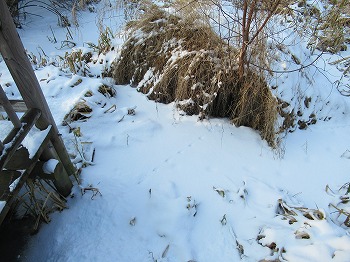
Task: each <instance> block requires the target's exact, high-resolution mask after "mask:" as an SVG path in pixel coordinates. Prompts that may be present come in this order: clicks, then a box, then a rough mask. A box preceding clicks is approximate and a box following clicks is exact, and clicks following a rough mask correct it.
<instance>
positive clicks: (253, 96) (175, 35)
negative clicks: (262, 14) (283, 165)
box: [113, 6, 277, 146]
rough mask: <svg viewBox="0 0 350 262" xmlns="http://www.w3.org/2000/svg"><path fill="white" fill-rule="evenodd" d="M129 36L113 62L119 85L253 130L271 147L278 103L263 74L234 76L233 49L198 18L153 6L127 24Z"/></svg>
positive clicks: (250, 73) (235, 67)
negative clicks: (227, 118)
mask: <svg viewBox="0 0 350 262" xmlns="http://www.w3.org/2000/svg"><path fill="white" fill-rule="evenodd" d="M127 30H128V38H127V40H126V42H125V44H124V46H123V48H122V50H121V54H120V58H119V59H118V60H117V61H116V62H115V63H114V70H113V77H114V79H115V80H116V82H117V83H118V84H131V85H134V86H137V88H138V90H139V91H141V92H143V93H145V94H147V95H148V97H149V98H150V99H154V100H157V101H159V102H163V103H170V102H173V101H176V102H177V105H178V106H179V107H180V108H181V109H182V110H184V111H185V112H186V113H188V114H200V116H201V117H210V116H214V117H229V118H230V119H232V121H233V123H234V124H235V125H237V126H241V125H244V126H248V127H252V128H254V129H256V130H258V131H259V132H260V134H261V136H262V138H263V139H266V141H267V142H268V143H269V144H270V145H271V146H275V133H276V131H275V121H276V118H277V109H276V108H277V101H276V99H275V98H274V97H273V96H272V94H271V92H270V89H269V87H268V85H267V84H266V81H265V80H264V77H263V76H260V75H259V74H258V73H256V72H253V71H249V72H248V73H247V74H246V75H245V77H244V78H243V79H241V78H239V77H238V76H237V63H236V58H237V55H238V51H237V50H236V49H235V48H233V47H231V46H228V45H227V44H226V43H225V42H224V41H222V40H221V39H220V37H219V36H218V35H217V34H216V33H215V32H213V31H212V29H211V28H210V26H209V25H208V23H206V22H203V20H201V19H200V18H199V17H196V16H194V17H192V18H191V16H180V15H179V14H178V13H176V15H174V14H170V13H167V12H166V11H164V10H161V9H159V8H158V7H155V6H152V7H150V9H149V10H147V11H146V12H145V15H143V16H142V17H141V19H140V20H137V21H133V22H130V23H129V24H128V25H127Z"/></svg>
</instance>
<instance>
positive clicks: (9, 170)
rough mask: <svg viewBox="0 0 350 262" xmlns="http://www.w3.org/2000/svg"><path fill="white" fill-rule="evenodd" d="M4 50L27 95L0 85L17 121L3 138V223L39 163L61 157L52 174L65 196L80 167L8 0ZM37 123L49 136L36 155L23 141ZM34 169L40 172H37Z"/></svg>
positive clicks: (3, 15)
mask: <svg viewBox="0 0 350 262" xmlns="http://www.w3.org/2000/svg"><path fill="white" fill-rule="evenodd" d="M0 53H1V55H2V57H3V59H4V61H5V63H6V65H7V68H8V69H9V71H10V73H11V75H12V77H13V80H14V81H15V83H16V85H17V88H18V90H19V92H20V94H21V96H22V98H23V101H18V100H16V101H10V100H8V98H7V96H6V94H5V92H4V90H3V89H2V87H1V86H0V110H1V109H3V110H4V111H6V113H7V116H8V118H9V119H10V121H11V122H12V124H13V129H12V130H11V132H10V133H9V134H8V135H7V136H6V138H5V139H4V140H3V141H0V201H4V202H6V204H5V206H4V207H3V208H2V210H0V224H1V222H2V221H3V219H4V218H5V216H6V214H7V212H8V211H9V209H10V207H11V205H12V202H13V200H14V198H15V196H16V194H17V193H18V192H19V190H20V188H21V187H22V185H23V184H24V183H25V181H26V179H27V178H28V177H29V176H36V175H39V176H40V175H42V174H40V168H35V167H36V166H42V162H45V161H48V160H51V159H56V160H58V161H59V164H58V165H57V168H56V169H55V171H54V173H53V174H52V176H51V178H52V180H53V183H54V185H55V187H56V189H57V190H58V191H59V193H60V194H61V195H63V196H68V195H69V194H70V192H71V188H72V182H71V180H70V178H69V176H70V175H73V174H74V173H75V171H76V170H75V167H74V165H73V164H72V162H71V161H70V158H69V155H68V153H67V151H66V148H65V146H64V144H63V141H62V139H61V137H60V135H59V133H58V129H57V126H56V124H55V121H54V119H53V117H52V114H51V112H50V109H49V107H48V104H47V102H46V99H45V97H44V95H43V93H42V90H41V88H40V85H39V82H38V80H37V78H36V76H35V74H34V71H33V68H32V66H31V64H30V62H29V60H28V57H27V55H26V52H25V49H24V47H23V44H22V42H21V40H20V38H19V36H18V33H17V31H16V28H15V25H14V23H13V20H12V17H11V15H10V13H9V11H8V8H7V5H6V3H5V1H4V0H0ZM18 105H20V107H18ZM19 111H21V112H25V113H24V115H23V116H22V117H21V119H19V118H18V116H17V112H19ZM34 125H35V126H36V127H37V128H38V129H39V130H42V132H44V133H45V136H43V140H42V141H41V142H40V145H38V147H37V150H36V152H35V153H34V155H33V156H29V154H28V152H26V149H24V147H22V142H23V140H24V139H25V137H26V135H27V134H28V132H29V131H30V130H31V129H32V128H33V126H34ZM27 151H28V150H27ZM19 170H24V172H23V171H19ZM33 170H35V172H36V173H37V174H33V172H34V171H33ZM38 170H39V171H38ZM14 179H15V180H16V186H15V188H14V189H13V188H12V189H11V190H9V188H8V187H9V186H10V185H11V184H13V183H14V182H15V180H14ZM1 190H2V191H3V192H1ZM4 202H2V203H4Z"/></svg>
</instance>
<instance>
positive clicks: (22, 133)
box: [0, 109, 40, 170]
mask: <svg viewBox="0 0 350 262" xmlns="http://www.w3.org/2000/svg"><path fill="white" fill-rule="evenodd" d="M39 117H40V110H39V109H29V110H28V111H27V113H25V114H24V115H23V117H22V118H21V123H22V126H21V128H13V129H12V130H11V132H10V134H8V136H7V137H6V138H5V140H4V142H3V143H4V146H5V148H4V152H3V154H2V156H1V157H0V170H2V169H3V167H4V166H5V165H6V164H7V162H8V161H9V160H10V159H11V157H12V156H13V155H14V153H15V152H16V150H17V148H18V146H19V145H20V144H21V143H22V141H23V139H24V138H25V137H26V135H27V134H28V133H29V131H30V129H31V128H32V127H33V126H34V124H35V122H36V121H37V120H38V119H39ZM6 144H8V146H6Z"/></svg>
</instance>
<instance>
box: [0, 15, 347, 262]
mask: <svg viewBox="0 0 350 262" xmlns="http://www.w3.org/2000/svg"><path fill="white" fill-rule="evenodd" d="M97 14H100V12H98V13H97ZM97 14H96V13H88V12H84V13H81V18H80V20H79V21H80V26H79V28H77V29H72V34H73V36H74V38H73V39H74V41H75V42H77V43H78V45H80V46H82V45H85V44H84V42H86V41H91V42H94V43H97V37H98V30H97V27H96V24H98V23H96V21H98V19H97V18H96V16H97ZM85 17H86V18H85ZM31 19H32V20H31V23H28V24H27V25H26V26H25V27H24V29H23V30H20V35H21V37H22V40H23V42H24V45H25V47H26V48H27V49H28V50H29V51H32V52H33V53H34V52H38V51H37V50H38V49H37V48H38V46H40V47H41V48H42V49H43V50H44V52H45V53H46V54H47V55H48V56H50V57H54V55H56V54H60V55H62V53H63V52H64V51H70V50H68V49H64V50H57V49H56V48H55V47H57V46H59V45H60V42H58V43H56V44H52V43H51V42H50V41H49V38H48V37H47V36H49V35H50V34H51V30H50V28H48V27H47V25H48V24H50V25H51V26H52V28H53V31H54V32H55V37H56V38H57V39H58V40H59V41H60V40H65V38H66V33H65V29H62V28H59V27H56V22H57V21H56V20H55V19H56V18H55V17H50V16H45V19H43V18H40V19H39V18H35V17H32V18H31ZM114 20H115V25H117V22H118V23H120V21H121V19H119V18H113V19H110V20H108V21H109V23H110V24H113V23H114ZM43 21H45V22H43ZM39 25H42V26H39ZM34 28H36V29H34ZM92 28H93V29H92ZM113 28H115V27H113ZM34 35H35V37H33V36H34ZM50 36H51V35H50ZM72 41H73V40H72ZM0 74H1V77H0V84H1V85H2V86H3V87H4V89H5V92H6V93H7V94H8V95H9V96H11V95H12V93H13V97H16V96H17V94H18V92H17V91H16V90H15V88H14V84H13V81H12V80H11V78H10V76H9V74H8V73H7V72H6V70H5V65H4V63H3V62H1V63H0ZM36 74H37V77H38V79H39V81H40V84H41V86H42V89H43V92H44V94H45V96H46V98H47V100H48V103H49V106H50V108H51V109H52V112H53V115H54V118H55V119H56V121H57V124H58V125H59V129H60V132H61V133H62V134H63V138H64V140H65V142H66V145H67V147H68V150H69V152H70V153H72V154H73V153H74V152H76V147H77V146H81V145H91V144H90V143H92V145H93V147H94V148H95V155H94V161H93V164H92V165H89V166H87V167H85V168H83V171H82V174H81V178H82V183H81V185H77V184H75V186H74V188H73V193H74V197H73V195H72V197H71V198H69V199H68V206H69V209H67V210H64V211H63V212H61V213H54V214H52V216H51V217H52V222H51V223H50V224H44V225H42V226H41V228H40V231H39V233H38V234H37V235H35V236H33V237H32V238H31V240H30V242H29V243H28V245H27V248H26V250H25V252H24V253H23V255H22V257H21V258H20V259H21V260H22V261H135V262H136V261H198V262H204V261H208V262H209V261H239V260H243V261H260V260H263V259H266V260H274V259H280V261H344V262H345V261H350V234H349V233H350V231H349V228H347V227H346V226H345V225H344V224H343V222H344V220H345V217H339V218H337V214H338V213H336V212H334V211H335V209H334V207H332V206H330V205H329V204H330V203H332V204H334V205H335V206H338V207H341V208H349V206H348V207H346V206H342V205H338V204H339V203H340V202H341V199H340V197H341V196H343V195H344V194H345V191H344V190H343V191H338V189H339V188H340V187H341V186H342V185H344V184H345V183H347V182H349V181H350V178H349V170H350V159H349V158H350V153H349V150H350V136H349V130H350V117H349V112H348V111H347V110H346V109H347V107H348V105H349V101H348V98H344V97H341V96H339V95H338V94H337V93H336V92H337V90H331V94H332V96H330V97H331V98H330V99H333V100H332V101H331V102H330V103H333V104H339V103H341V106H340V108H341V110H338V111H337V110H336V109H334V107H329V108H330V109H329V108H327V109H329V110H330V111H329V112H331V113H329V112H328V115H329V116H332V117H333V118H334V119H331V121H327V122H321V121H319V123H317V124H316V125H312V126H310V127H309V128H308V129H307V130H303V131H301V130H296V131H295V132H293V133H291V134H289V135H288V136H287V137H286V138H285V139H284V142H283V146H282V147H281V150H280V151H279V152H276V151H273V150H272V149H271V148H269V147H268V145H267V143H266V142H265V141H262V140H261V138H260V136H259V134H258V133H257V132H255V131H253V130H251V129H249V128H246V127H239V128H237V127H234V126H233V125H232V124H231V123H230V122H229V121H228V120H225V119H210V120H204V121H199V120H198V118H197V117H196V116H184V115H182V114H181V113H180V112H179V111H178V110H177V109H176V106H175V105H174V104H169V105H163V104H159V103H155V102H154V101H149V100H148V99H147V98H146V96H145V95H143V94H141V93H138V92H137V91H136V90H135V89H134V88H132V87H130V86H114V88H115V90H116V97H111V98H106V97H105V96H103V95H102V94H100V93H99V92H98V87H99V86H100V85H101V84H109V85H110V84H112V81H111V80H110V79H101V78H96V77H93V78H89V77H84V76H77V75H73V76H72V74H69V73H67V72H66V71H61V70H59V68H57V67H55V66H53V65H51V66H46V67H39V68H37V70H36ZM291 78H292V77H290V76H289V78H288V77H284V78H283V79H284V80H283V81H289V82H288V83H290V84H293V81H294V80H295V79H291ZM314 78H315V79H317V81H321V80H320V78H319V76H315V75H314ZM78 79H81V80H82V81H81V82H80V81H79V82H80V83H79V84H77V85H75V83H77V80H78ZM6 83H10V85H5V84H6ZM310 89H311V87H310ZM313 89H317V86H315V87H313ZM88 91H90V92H91V93H92V94H93V95H92V96H86V95H85V94H86V92H88ZM317 92H319V93H325V92H324V91H317ZM333 93H334V94H333ZM82 99H84V101H85V102H86V104H88V105H89V106H90V107H91V108H92V109H93V112H92V114H91V117H90V118H89V119H88V120H87V121H85V122H82V121H79V122H73V123H71V124H70V127H71V128H80V133H81V136H80V137H78V138H75V137H74V135H73V133H69V127H68V126H63V125H61V124H62V120H63V118H64V116H65V115H66V114H67V113H68V112H69V110H70V109H72V108H73V106H74V105H75V104H76V103H77V102H78V101H82ZM114 106H115V110H114ZM108 109H111V110H108ZM130 109H133V110H130ZM133 111H134V113H135V114H133ZM128 112H129V114H128ZM0 124H1V121H0ZM76 139H77V140H76ZM80 160H81V159H80ZM327 185H329V188H330V189H331V190H330V189H328V188H327ZM87 187H93V188H96V189H97V190H99V192H100V194H94V193H97V191H91V190H87V191H86V192H85V194H82V190H83V189H84V188H87ZM93 194H94V195H93ZM344 202H345V201H344Z"/></svg>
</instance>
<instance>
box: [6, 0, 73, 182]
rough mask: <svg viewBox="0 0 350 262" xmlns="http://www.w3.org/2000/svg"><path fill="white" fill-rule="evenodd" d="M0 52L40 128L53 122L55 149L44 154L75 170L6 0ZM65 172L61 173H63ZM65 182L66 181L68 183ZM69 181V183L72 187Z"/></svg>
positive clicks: (45, 156)
mask: <svg viewBox="0 0 350 262" xmlns="http://www.w3.org/2000/svg"><path fill="white" fill-rule="evenodd" d="M0 53H1V55H2V57H3V58H4V61H5V63H6V65H7V67H8V69H9V71H10V73H11V75H12V77H13V80H14V81H15V83H16V85H17V88H18V90H19V92H20V93H21V96H22V98H23V100H24V102H25V104H26V106H27V108H28V109H31V108H37V109H39V110H40V111H41V116H40V118H39V120H38V121H37V123H36V126H37V127H38V128H39V129H40V130H43V129H46V128H47V127H48V126H49V125H51V126H52V129H53V135H52V138H51V143H52V145H53V147H54V148H55V151H56V153H57V155H56V153H55V152H53V150H50V145H49V146H48V147H47V148H46V149H45V150H44V152H43V157H44V158H46V160H48V159H52V158H57V157H58V158H59V160H60V161H61V162H62V164H63V166H64V169H65V171H66V173H67V174H68V175H72V174H74V173H75V171H76V170H75V167H74V165H73V164H72V162H71V161H70V158H69V155H68V153H67V151H66V148H65V146H64V144H63V141H62V139H61V137H60V136H59V132H58V129H57V126H56V124H55V121H54V119H53V117H52V114H51V112H50V109H49V106H48V104H47V102H46V99H45V97H44V94H43V92H42V90H41V87H40V84H39V82H38V80H37V78H36V76H35V74H34V71H33V68H32V66H31V64H30V61H29V59H28V57H27V54H26V51H25V49H24V47H23V44H22V42H21V39H20V38H19V36H18V33H17V31H16V27H15V25H14V23H13V20H12V17H11V15H10V12H9V10H8V8H7V5H6V3H5V0H0ZM63 176H64V175H63ZM67 186H68V185H67ZM71 186H72V185H70V187H71Z"/></svg>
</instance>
